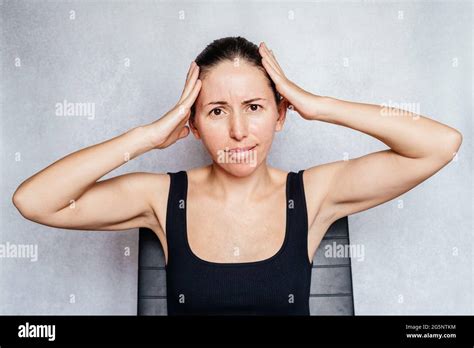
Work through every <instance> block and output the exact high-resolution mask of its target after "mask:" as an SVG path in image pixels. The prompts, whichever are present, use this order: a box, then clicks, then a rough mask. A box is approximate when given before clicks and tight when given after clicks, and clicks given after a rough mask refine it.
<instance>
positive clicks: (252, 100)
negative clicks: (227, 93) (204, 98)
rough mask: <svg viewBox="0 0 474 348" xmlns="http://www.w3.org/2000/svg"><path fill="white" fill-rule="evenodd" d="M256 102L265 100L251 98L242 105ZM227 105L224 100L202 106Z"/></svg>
mask: <svg viewBox="0 0 474 348" xmlns="http://www.w3.org/2000/svg"><path fill="white" fill-rule="evenodd" d="M257 100H266V99H265V98H253V99H248V100H244V101H243V102H242V105H245V104H249V103H251V102H254V101H257ZM228 104H229V103H227V102H226V101H225V100H218V101H214V102H210V103H207V104H206V105H204V106H208V105H228Z"/></svg>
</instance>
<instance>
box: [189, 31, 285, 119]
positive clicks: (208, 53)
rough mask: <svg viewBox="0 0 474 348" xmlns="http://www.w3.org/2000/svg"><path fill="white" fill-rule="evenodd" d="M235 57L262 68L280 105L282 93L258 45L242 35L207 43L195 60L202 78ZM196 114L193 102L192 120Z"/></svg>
mask: <svg viewBox="0 0 474 348" xmlns="http://www.w3.org/2000/svg"><path fill="white" fill-rule="evenodd" d="M235 58H239V59H240V60H244V61H246V62H247V63H250V64H252V65H254V66H255V67H257V68H259V69H260V70H262V72H263V73H264V74H265V76H266V77H267V79H268V82H269V84H270V87H271V88H272V90H273V94H274V96H275V102H276V103H277V105H278V103H279V102H280V94H279V93H278V91H277V90H276V87H275V83H274V82H273V80H272V79H271V77H270V76H269V75H268V73H267V71H266V70H265V67H264V66H263V64H262V60H261V59H262V57H261V56H260V52H259V51H258V46H257V45H255V44H254V43H253V42H250V41H248V40H247V39H245V38H243V37H241V36H237V37H231V36H229V37H224V38H221V39H217V40H214V41H213V42H211V43H210V44H209V45H207V47H206V48H205V49H204V50H203V51H202V52H201V53H199V55H198V56H197V57H196V59H195V60H194V61H195V62H196V64H197V65H198V66H199V78H200V79H201V80H202V79H203V78H204V77H205V76H206V74H207V73H208V72H209V71H210V70H211V69H212V68H213V67H215V66H216V65H218V64H219V63H221V62H223V61H226V60H229V61H231V62H233V61H234V59H235ZM194 115H195V106H194V104H193V106H192V107H191V117H190V119H191V120H193V119H194Z"/></svg>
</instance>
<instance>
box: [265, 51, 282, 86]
mask: <svg viewBox="0 0 474 348" xmlns="http://www.w3.org/2000/svg"><path fill="white" fill-rule="evenodd" d="M262 64H263V66H264V68H265V70H266V71H267V72H268V75H270V77H271V78H272V80H273V82H274V83H275V85H277V86H278V84H279V82H280V81H281V80H280V79H281V76H280V74H279V73H278V72H277V71H276V69H275V67H273V66H272V65H271V64H270V62H269V61H268V59H267V58H265V57H264V58H262Z"/></svg>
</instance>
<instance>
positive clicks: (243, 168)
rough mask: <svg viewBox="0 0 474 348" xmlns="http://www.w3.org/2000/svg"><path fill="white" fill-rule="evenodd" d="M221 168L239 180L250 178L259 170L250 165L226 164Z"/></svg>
mask: <svg viewBox="0 0 474 348" xmlns="http://www.w3.org/2000/svg"><path fill="white" fill-rule="evenodd" d="M221 166H222V168H224V170H225V171H226V172H228V173H229V174H231V175H233V176H236V177H238V178H244V177H246V176H249V175H251V174H252V173H253V172H254V171H255V170H256V169H257V166H252V165H250V164H249V163H224V164H221Z"/></svg>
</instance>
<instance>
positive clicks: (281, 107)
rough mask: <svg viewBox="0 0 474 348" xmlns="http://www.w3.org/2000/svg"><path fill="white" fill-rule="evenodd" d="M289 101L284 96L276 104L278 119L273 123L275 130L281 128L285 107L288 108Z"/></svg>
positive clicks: (284, 118)
mask: <svg viewBox="0 0 474 348" xmlns="http://www.w3.org/2000/svg"><path fill="white" fill-rule="evenodd" d="M288 105H290V104H289V102H288V100H286V99H285V98H284V97H282V99H281V100H280V102H279V103H278V105H277V109H278V119H277V122H276V125H275V131H277V132H279V131H281V130H282V129H283V124H284V123H285V120H286V109H287V108H288Z"/></svg>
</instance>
